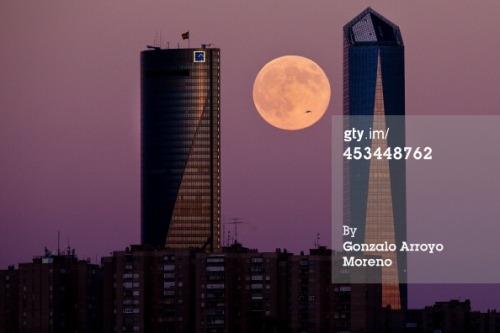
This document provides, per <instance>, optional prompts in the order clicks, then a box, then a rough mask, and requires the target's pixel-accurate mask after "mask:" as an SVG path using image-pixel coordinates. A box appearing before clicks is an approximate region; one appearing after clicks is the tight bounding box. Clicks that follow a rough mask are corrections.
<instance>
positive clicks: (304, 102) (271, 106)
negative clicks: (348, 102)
mask: <svg viewBox="0 0 500 333" xmlns="http://www.w3.org/2000/svg"><path fill="white" fill-rule="evenodd" d="M330 93H331V91H330V83H329V82H328V78H327V77H326V75H325V72H323V70H322V69H321V67H319V66H318V65H317V64H316V63H315V62H314V61H312V60H310V59H307V58H304V57H301V56H295V55H288V56H283V57H279V58H276V59H274V60H271V61H270V62H268V63H267V64H266V65H265V66H264V67H262V69H261V70H260V72H259V74H257V77H256V78H255V82H254V84H253V101H254V104H255V107H256V108H257V111H258V112H259V114H260V115H261V116H262V118H264V120H265V121H267V122H268V123H269V124H271V125H273V126H275V127H277V128H281V129H284V130H299V129H303V128H306V127H309V126H311V125H313V124H314V123H316V122H317V121H318V120H319V119H321V117H322V116H323V114H324V113H325V111H326V109H327V108H328V104H329V102H330Z"/></svg>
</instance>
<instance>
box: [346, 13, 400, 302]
mask: <svg viewBox="0 0 500 333" xmlns="http://www.w3.org/2000/svg"><path fill="white" fill-rule="evenodd" d="M343 90H344V102H343V104H344V128H345V129H352V128H356V129H357V130H364V133H374V131H379V132H378V133H382V132H380V131H383V132H384V133H389V134H388V135H387V136H386V137H385V138H380V137H375V136H374V137H373V138H370V136H366V137H364V138H363V140H361V141H360V142H355V141H354V140H353V141H351V142H346V143H345V148H347V147H349V146H351V147H354V146H357V147H360V148H361V150H362V151H365V149H366V148H368V149H369V150H371V152H375V151H376V150H377V149H378V151H381V152H385V151H386V150H387V148H390V149H392V148H394V147H404V146H405V120H404V115H405V75H404V45H403V39H402V37H401V33H400V30H399V27H398V26H396V25H395V24H394V23H392V22H391V21H389V20H387V19H386V18H384V17H383V16H382V15H380V14H379V13H377V12H376V11H374V10H373V9H371V8H367V9H366V10H364V11H363V12H362V13H360V14H359V15H358V16H356V17H355V18H354V19H353V20H351V21H350V22H349V23H348V24H346V25H345V26H344V89H343ZM388 129H390V132H388ZM343 169H344V170H343V173H344V225H349V226H351V227H356V228H357V233H356V238H354V239H352V238H351V239H349V240H351V241H353V242H356V243H384V242H388V243H393V244H396V245H397V247H398V249H399V248H400V246H401V242H403V241H405V240H406V164H405V161H404V158H403V159H399V160H396V159H389V158H386V157H383V158H380V159H379V158H376V157H374V156H372V158H371V159H364V158H362V159H360V160H348V159H344V167H343ZM365 254H369V255H377V256H381V257H382V258H384V259H390V260H391V261H392V263H393V264H392V265H391V266H388V267H383V269H382V283H383V284H382V306H384V307H385V306H391V308H392V309H405V308H406V307H407V287H406V274H407V273H406V268H407V267H406V254H405V253H404V252H400V251H394V252H390V251H387V252H373V253H370V252H365Z"/></svg>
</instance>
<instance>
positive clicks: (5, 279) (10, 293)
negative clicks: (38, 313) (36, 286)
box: [0, 266, 19, 333]
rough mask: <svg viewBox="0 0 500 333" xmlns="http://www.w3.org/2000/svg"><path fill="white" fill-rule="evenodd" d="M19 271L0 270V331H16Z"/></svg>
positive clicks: (3, 332) (12, 268) (11, 269)
mask: <svg viewBox="0 0 500 333" xmlns="http://www.w3.org/2000/svg"><path fill="white" fill-rule="evenodd" d="M18 290H19V271H18V270H17V269H14V266H9V268H8V269H6V270H0V333H7V332H17V331H18V307H19V293H18Z"/></svg>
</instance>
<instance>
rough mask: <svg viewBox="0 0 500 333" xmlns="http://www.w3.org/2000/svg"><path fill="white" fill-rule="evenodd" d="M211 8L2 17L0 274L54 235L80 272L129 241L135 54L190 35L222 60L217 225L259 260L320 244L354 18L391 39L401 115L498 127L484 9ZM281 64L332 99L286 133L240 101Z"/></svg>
mask: <svg viewBox="0 0 500 333" xmlns="http://www.w3.org/2000/svg"><path fill="white" fill-rule="evenodd" d="M220 5H221V6H215V5H213V4H198V3H195V2H186V3H183V4H180V3H179V4H158V3H153V2H151V3H145V4H141V5H139V4H132V3H128V4H122V3H118V2H116V3H109V4H99V5H92V4H82V3H79V4H63V3H60V2H52V3H48V4H24V5H22V4H15V3H2V4H1V5H0V9H1V10H0V17H1V18H2V19H1V20H0V22H1V23H0V25H1V27H2V28H1V29H0V37H1V39H2V40H3V41H5V43H4V44H5V48H3V49H2V51H1V52H2V53H1V60H2V61H1V64H0V70H1V73H2V76H1V77H2V79H1V80H0V84H1V87H0V103H1V104H0V110H1V112H2V122H1V125H0V126H1V130H0V133H1V140H0V142H1V143H0V145H1V146H0V149H1V150H0V152H1V155H2V162H1V163H2V164H1V165H2V171H3V173H2V176H1V177H2V178H1V182H2V186H1V188H2V189H1V190H0V195H1V199H0V203H1V209H0V214H1V216H0V220H1V222H2V223H1V227H0V228H2V229H1V231H2V232H1V233H0V234H2V235H4V236H2V237H3V238H2V241H1V242H0V244H1V245H0V253H2V256H1V258H0V260H1V262H0V265H1V266H0V267H6V266H7V265H9V264H16V263H18V262H23V261H29V260H30V259H31V256H33V255H36V254H38V253H41V252H42V250H43V247H44V246H48V247H49V248H53V249H55V248H56V247H57V232H58V230H60V231H61V234H62V242H61V243H62V244H64V245H66V243H67V238H69V242H70V243H71V245H72V246H73V247H75V248H77V249H78V251H79V254H80V255H82V256H84V257H90V258H91V259H92V260H94V258H95V257H96V256H98V257H101V256H103V255H106V254H107V253H109V252H110V251H112V250H117V249H120V248H124V247H125V246H127V245H129V244H137V243H139V235H140V214H139V206H140V197H139V193H140V190H139V185H140V182H139V160H140V158H139V156H140V155H139V147H140V144H139V133H140V131H139V124H140V120H139V119H140V116H139V114H140V112H139V110H140V103H139V70H138V68H139V66H138V64H139V57H138V54H139V52H140V51H141V50H143V49H144V47H145V45H146V44H151V43H153V42H154V40H155V39H156V40H158V42H159V41H160V40H161V42H162V44H163V45H164V46H166V43H167V42H169V45H170V47H171V48H176V47H177V43H179V44H180V46H181V47H187V46H188V43H187V41H182V38H181V34H182V33H184V32H186V31H187V30H189V31H190V35H191V39H190V44H191V46H199V45H201V44H202V43H207V44H208V43H215V44H216V46H217V47H220V48H221V49H222V50H223V51H222V52H223V60H224V67H223V69H222V73H221V75H222V85H221V89H222V91H223V93H222V97H221V98H222V100H221V104H222V106H221V109H222V110H223V111H222V132H223V134H222V149H223V154H222V178H223V181H222V193H223V194H222V215H223V220H225V221H226V222H229V221H230V219H232V218H236V217H237V218H241V219H242V220H243V221H245V223H243V224H242V225H240V227H239V230H238V239H239V240H240V241H241V242H242V243H243V244H245V245H246V246H248V247H255V248H259V250H273V249H274V247H281V248H287V249H289V250H290V251H294V252H298V251H300V250H306V249H307V248H312V247H313V244H314V241H315V239H316V234H317V233H320V237H321V238H320V242H321V243H322V244H324V245H328V246H330V244H328V243H329V238H330V235H329V233H330V210H331V202H330V201H331V200H330V191H331V190H330V184H331V163H330V161H329V156H330V154H331V152H330V148H329V143H330V140H331V133H330V132H329V130H330V125H331V124H330V122H331V115H332V114H340V113H341V100H342V99H341V91H342V86H341V83H340V82H341V80H342V79H341V78H342V42H341V41H342V35H341V29H342V26H343V25H344V24H345V23H346V22H348V21H349V20H350V19H351V18H352V17H353V15H355V14H356V13H359V12H360V11H361V10H363V9H364V8H366V7H367V6H369V5H371V6H372V7H373V8H374V9H375V10H377V11H379V12H381V13H383V14H384V16H386V17H390V18H391V19H393V20H394V21H395V22H398V24H399V25H400V26H401V27H402V30H403V33H404V35H405V43H406V44H407V61H406V65H407V113H408V114H440V115H442V114H450V115H453V114H497V106H498V105H499V104H500V101H499V97H498V94H497V93H496V90H495V87H497V86H498V85H499V77H500V75H499V74H500V73H499V66H498V64H497V62H496V60H495V56H494V55H495V54H496V53H498V52H495V50H498V48H500V47H499V45H498V41H497V40H496V39H493V40H490V38H488V36H487V35H485V34H484V33H483V32H484V31H494V30H495V29H496V28H497V27H498V25H499V23H498V21H497V20H496V17H495V13H496V11H495V9H498V6H499V4H498V3H497V2H495V1H485V2H481V3H480V4H469V3H467V2H465V1H460V2H458V3H457V2H446V1H445V2H440V3H434V2H431V1H427V2H426V1H422V2H419V3H413V4H400V3H398V2H396V1H394V2H388V3H380V4H370V2H368V1H366V2H364V1H362V2H359V3H340V2H322V1H318V2H316V3H314V4H312V5H305V4H299V3H296V4H289V3H287V2H284V1H283V2H278V3H276V4H275V5H274V6H272V5H271V4H265V5H264V4H251V3H238V4H231V3H226V2H223V1H221V2H220ZM216 7H218V8H216ZM450 8H453V9H454V10H453V11H450ZM221 11H222V12H221ZM82 13H86V14H85V15H82ZM223 13H231V14H227V15H223ZM215 15H217V17H220V20H221V22H220V24H218V25H217V26H213V25H211V24H210V22H211V19H212V18H213V16H215ZM255 17H258V18H259V22H260V25H259V26H258V27H255V28H251V27H252V24H253V22H255ZM304 21H305V22H306V24H304ZM465 21H466V22H473V23H472V24H469V25H464V24H463V22H465ZM422 22H425V24H423V23H422ZM89 23H91V24H89ZM444 39H446V43H443V40H444ZM463 40H467V47H464V44H463V43H461V42H462V41H463ZM486 51H487V52H486ZM285 54H298V55H302V56H306V57H308V58H310V59H312V60H314V61H315V62H317V63H318V64H319V65H320V66H321V67H322V68H323V69H324V70H325V73H326V74H327V76H328V77H329V79H330V81H331V85H332V100H331V104H330V107H329V109H328V111H327V114H326V115H325V117H324V118H323V119H322V120H320V121H319V122H318V123H317V124H316V125H314V126H313V127H311V128H309V129H306V130H303V131H299V132H294V133H286V132H283V131H279V130H276V129H275V128H271V127H270V126H269V125H267V124H266V123H264V122H263V121H262V120H261V119H260V118H259V115H258V114H257V112H256V111H255V109H254V107H253V103H252V101H251V86H252V84H253V80H254V79H255V76H256V74H257V73H258V70H259V69H260V68H261V67H262V66H263V65H264V64H265V63H267V62H268V61H269V60H271V59H273V58H275V57H277V56H281V55H285ZM443 74H444V75H443ZM438 92H439V93H438ZM311 147H313V149H311ZM311 161H314V163H311ZM311 169H313V170H314V172H311ZM242 175H244V176H242ZM289 184H293V186H290V185H289ZM249 203H250V204H249ZM450 218H452V217H450ZM228 229H230V230H231V231H232V230H233V228H232V226H231V225H226V233H225V234H226V235H227V231H228ZM117 230H118V232H117ZM62 247H65V246H62ZM5 253H8V255H5ZM459 296H460V295H459ZM461 296H463V297H467V296H466V295H461ZM472 299H473V298H472ZM473 304H477V303H476V302H474V299H473Z"/></svg>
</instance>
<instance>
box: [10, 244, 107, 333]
mask: <svg viewBox="0 0 500 333" xmlns="http://www.w3.org/2000/svg"><path fill="white" fill-rule="evenodd" d="M0 278H2V280H0V281H1V283H0V293H1V296H2V297H0V298H2V299H3V301H5V302H8V303H10V304H8V305H7V306H6V307H5V305H4V304H2V303H3V302H2V301H0V319H1V320H0V332H48V333H58V332H61V333H62V332H89V333H90V332H100V331H101V326H102V316H101V298H100V295H101V289H100V288H101V285H102V284H101V280H100V269H99V266H98V265H94V264H91V263H89V262H88V261H84V260H78V259H77V257H76V255H75V254H74V252H73V251H70V250H68V252H66V253H63V254H61V253H59V254H51V253H50V252H48V251H46V253H45V254H44V255H43V256H41V257H35V258H34V259H33V261H32V262H31V263H22V264H19V268H18V269H17V270H15V269H13V268H10V269H9V270H6V271H0ZM4 296H5V298H4ZM16 298H17V300H16ZM16 307H17V308H16ZM14 319H15V320H17V323H16V322H14Z"/></svg>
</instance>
